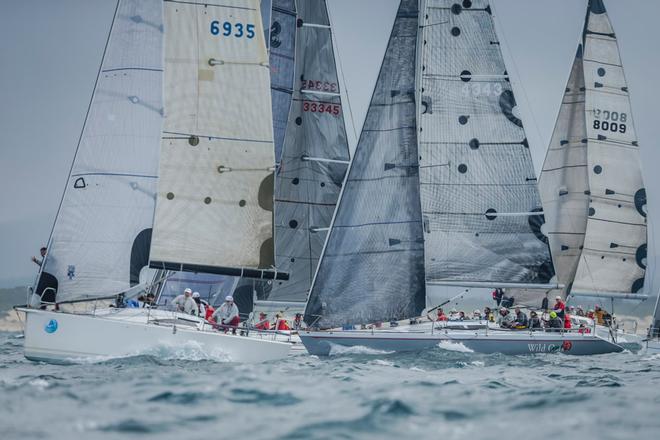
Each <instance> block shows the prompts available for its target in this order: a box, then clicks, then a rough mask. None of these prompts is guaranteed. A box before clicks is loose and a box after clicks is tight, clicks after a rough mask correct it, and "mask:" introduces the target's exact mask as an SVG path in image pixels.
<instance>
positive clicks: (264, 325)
mask: <svg viewBox="0 0 660 440" xmlns="http://www.w3.org/2000/svg"><path fill="white" fill-rule="evenodd" d="M254 328H256V329H257V330H270V321H268V315H266V313H264V312H261V313H259V322H257V323H256V324H255V325H254Z"/></svg>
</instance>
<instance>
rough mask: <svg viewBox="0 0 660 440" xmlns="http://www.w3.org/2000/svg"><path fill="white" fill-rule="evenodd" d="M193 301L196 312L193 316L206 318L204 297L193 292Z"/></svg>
mask: <svg viewBox="0 0 660 440" xmlns="http://www.w3.org/2000/svg"><path fill="white" fill-rule="evenodd" d="M192 299H193V300H194V301H195V310H194V311H193V315H197V316H199V317H201V318H204V317H206V306H205V305H204V303H203V302H202V297H201V295H200V294H199V292H193V294H192Z"/></svg>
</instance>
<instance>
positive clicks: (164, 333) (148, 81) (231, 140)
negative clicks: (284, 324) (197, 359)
mask: <svg viewBox="0 0 660 440" xmlns="http://www.w3.org/2000/svg"><path fill="white" fill-rule="evenodd" d="M163 54H164V57H163ZM163 58H164V61H163ZM269 92H270V90H269V79H268V58H267V52H266V45H265V40H264V33H263V28H262V24H261V16H260V9H259V2H258V1H257V0H240V1H239V0H227V1H223V2H222V3H221V4H220V3H217V4H215V3H209V2H196V1H185V2H182V1H174V0H171V1H170V0H165V1H164V2H163V1H162V0H141V1H138V0H119V1H118V4H117V8H116V11H115V16H114V19H113V23H112V26H111V31H110V34H109V37H108V41H107V44H106V49H105V53H104V56H103V62H102V66H101V69H100V72H99V75H98V78H97V83H96V87H95V91H94V95H93V97H92V101H91V103H90V107H89V111H88V115H87V118H86V121H85V126H84V128H83V132H82V135H81V140H80V143H79V146H78V150H77V152H76V156H75V159H74V163H73V167H72V170H71V174H70V176H69V180H68V182H67V186H66V189H65V192H64V196H63V199H62V202H61V207H60V210H59V212H58V215H57V218H56V221H55V225H54V227H53V232H52V234H51V238H50V240H49V246H48V248H49V251H48V254H47V256H46V258H45V261H44V262H43V265H42V270H41V272H40V276H39V282H38V283H37V287H36V290H35V295H37V297H38V298H39V299H40V300H41V302H42V303H48V302H50V303H57V304H63V303H66V302H78V301H80V300H81V299H89V300H92V301H94V302H92V304H95V303H96V301H95V300H97V299H102V298H108V297H113V296H115V295H117V293H123V294H125V295H127V296H128V295H130V294H131V293H132V292H134V291H136V290H140V289H141V286H140V285H138V280H139V272H140V269H141V268H143V267H144V266H145V265H146V264H147V263H149V264H150V265H151V266H152V267H155V268H158V269H165V270H192V271H203V272H209V273H217V274H228V275H244V276H257V277H262V278H274V279H283V278H284V279H285V278H286V277H287V276H286V274H285V273H282V272H278V271H276V270H275V269H274V268H273V267H272V264H273V250H272V247H273V242H272V229H273V227H272V212H271V211H272V184H273V170H274V164H275V160H274V154H273V128H272V116H271V108H270V93H269ZM264 104H265V105H264ZM159 158H160V165H158V163H159ZM156 178H157V179H156ZM156 180H157V181H158V188H156ZM154 212H155V216H154ZM152 220H153V232H152V230H151V225H152ZM132 286H133V287H132ZM131 287H132V289H131ZM49 296H50V298H49ZM19 310H20V311H22V312H25V314H26V324H25V356H26V357H27V358H29V359H34V360H42V361H48V362H67V361H71V360H77V359H81V358H89V357H93V358H94V357H98V356H101V357H107V356H130V355H135V354H139V353H143V352H145V351H148V350H150V349H154V348H158V347H160V346H162V345H165V346H174V347H176V346H181V345H182V344H186V343H193V344H196V345H197V346H199V347H200V348H201V350H203V351H205V352H209V353H222V354H223V355H225V356H226V359H227V360H231V361H237V362H257V361H267V360H273V359H278V358H282V357H285V356H286V355H287V354H288V352H289V350H290V344H288V343H283V342H276V341H272V340H269V339H267V338H263V339H256V338H246V337H240V336H232V335H226V334H224V333H222V332H218V331H215V330H213V329H212V328H211V326H209V325H208V324H205V323H204V322H203V320H200V319H197V318H194V317H191V316H190V315H184V314H181V313H176V312H171V311H165V310H155V309H149V308H137V309H126V308H104V309H95V310H92V311H89V312H87V313H70V312H65V311H64V310H63V308H62V310H43V309H39V308H27V307H25V308H20V309H19Z"/></svg>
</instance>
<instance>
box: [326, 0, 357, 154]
mask: <svg viewBox="0 0 660 440" xmlns="http://www.w3.org/2000/svg"><path fill="white" fill-rule="evenodd" d="M326 10H327V12H328V22H329V23H333V19H332V15H331V14H330V8H328V7H327V6H326ZM330 38H331V39H332V40H333V42H334V43H333V47H336V48H337V50H336V51H335V50H334V49H333V51H332V52H333V54H334V53H336V57H337V61H339V66H338V67H339V73H340V75H341V80H342V82H343V83H344V95H346V105H347V106H348V114H349V117H350V120H351V128H352V129H353V130H352V131H353V138H354V139H355V143H356V145H357V142H358V140H359V139H358V135H357V130H356V128H355V118H354V117H353V106H352V105H351V99H350V93H348V83H347V82H346V77H345V76H344V64H343V63H342V61H341V55H340V53H341V51H340V50H339V45H338V42H337V39H336V38H335V33H334V32H330ZM349 153H350V151H349Z"/></svg>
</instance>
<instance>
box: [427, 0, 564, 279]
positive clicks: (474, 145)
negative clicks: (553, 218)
mask: <svg viewBox="0 0 660 440" xmlns="http://www.w3.org/2000/svg"><path fill="white" fill-rule="evenodd" d="M423 4H424V5H425V7H424V11H423V13H422V14H420V15H423V16H424V19H423V20H422V23H423V24H422V38H423V40H424V44H422V46H421V63H422V65H421V69H420V72H419V75H420V78H421V83H420V87H421V90H422V96H421V106H420V113H421V115H420V118H419V156H420V163H419V173H420V185H421V201H422V215H423V222H424V243H425V256H426V259H425V267H426V279H427V280H428V281H429V282H438V283H450V282H459V283H460V282H465V283H467V284H473V283H482V284H484V285H488V284H490V283H507V284H515V283H528V284H543V283H548V282H549V281H550V279H551V277H552V276H553V270H552V263H551V261H550V254H549V250H548V246H547V244H546V239H545V237H543V235H542V234H541V232H540V225H541V223H542V222H543V220H542V216H541V215H540V214H538V212H539V211H541V200H540V197H539V194H538V190H537V187H536V183H537V181H536V174H535V172H534V167H533V164H532V158H531V154H530V151H529V145H528V143H527V138H526V136H525V131H524V129H523V124H522V121H521V119H520V117H519V116H518V114H517V109H516V99H515V97H514V94H513V90H512V87H511V84H510V82H509V76H508V74H507V69H506V66H505V65H504V60H503V57H502V52H501V50H500V44H499V39H498V37H497V34H496V32H495V26H494V23H493V17H492V13H491V9H490V6H489V2H488V1H487V0H473V1H464V2H462V3H460V4H459V3H458V2H456V1H454V0H428V1H425V2H423Z"/></svg>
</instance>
